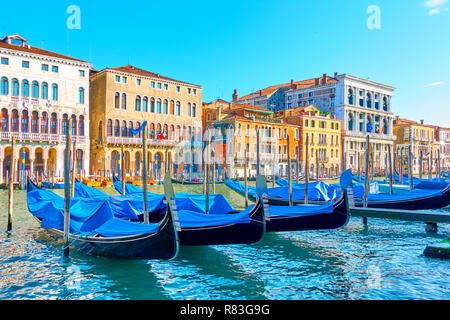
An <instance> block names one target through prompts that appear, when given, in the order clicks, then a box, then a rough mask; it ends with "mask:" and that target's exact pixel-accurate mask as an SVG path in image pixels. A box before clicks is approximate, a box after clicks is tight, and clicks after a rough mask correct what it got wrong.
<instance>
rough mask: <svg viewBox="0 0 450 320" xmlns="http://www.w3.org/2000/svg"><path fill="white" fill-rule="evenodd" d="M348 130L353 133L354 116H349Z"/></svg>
mask: <svg viewBox="0 0 450 320" xmlns="http://www.w3.org/2000/svg"><path fill="white" fill-rule="evenodd" d="M348 130H350V131H353V114H351V113H349V114H348Z"/></svg>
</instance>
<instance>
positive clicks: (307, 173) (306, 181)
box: [305, 135, 309, 204]
mask: <svg viewBox="0 0 450 320" xmlns="http://www.w3.org/2000/svg"><path fill="white" fill-rule="evenodd" d="M308 149H309V136H308V135H306V141H305V204H308V183H309V155H308Z"/></svg>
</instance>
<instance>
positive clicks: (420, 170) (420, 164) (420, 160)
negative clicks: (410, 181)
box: [419, 150, 423, 182]
mask: <svg viewBox="0 0 450 320" xmlns="http://www.w3.org/2000/svg"><path fill="white" fill-rule="evenodd" d="M422 174H423V155H422V150H420V151H419V180H420V182H422V178H423V177H422Z"/></svg>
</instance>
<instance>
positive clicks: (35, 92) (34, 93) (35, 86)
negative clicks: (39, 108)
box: [31, 81, 39, 99]
mask: <svg viewBox="0 0 450 320" xmlns="http://www.w3.org/2000/svg"><path fill="white" fill-rule="evenodd" d="M31 97H32V98H33V99H39V83H38V82H37V81H33V82H32V83H31Z"/></svg>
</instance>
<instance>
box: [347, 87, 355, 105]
mask: <svg viewBox="0 0 450 320" xmlns="http://www.w3.org/2000/svg"><path fill="white" fill-rule="evenodd" d="M354 101H355V100H354V96H353V89H348V104H353V103H354Z"/></svg>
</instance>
